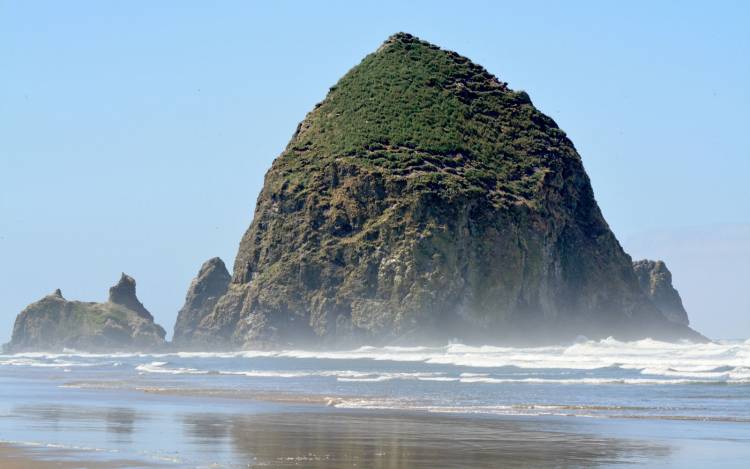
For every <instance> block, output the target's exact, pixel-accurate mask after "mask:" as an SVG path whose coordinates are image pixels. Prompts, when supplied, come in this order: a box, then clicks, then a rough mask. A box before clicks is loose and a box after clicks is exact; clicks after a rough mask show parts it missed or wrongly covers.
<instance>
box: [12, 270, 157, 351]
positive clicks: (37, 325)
mask: <svg viewBox="0 0 750 469" xmlns="http://www.w3.org/2000/svg"><path fill="white" fill-rule="evenodd" d="M164 336H165V331H164V329H163V328H162V327H161V326H159V325H158V324H156V323H154V318H153V316H152V315H151V313H149V312H148V310H146V308H144V307H143V304H141V302H140V301H139V300H138V298H137V297H136V295H135V280H133V278H132V277H130V276H127V275H125V274H122V277H121V278H120V281H119V282H118V283H117V285H115V286H113V287H112V288H110V296H109V301H107V302H106V303H91V302H83V301H68V300H66V299H65V298H64V297H63V295H62V292H61V291H60V290H59V289H57V290H55V291H54V292H53V293H52V294H50V295H47V296H45V297H44V298H42V299H41V300H39V301H37V302H35V303H32V304H30V305H29V306H27V307H26V308H25V309H24V310H23V311H21V313H20V314H19V315H18V317H16V322H15V325H14V326H13V335H12V337H11V341H10V342H9V343H8V344H6V345H5V347H4V348H5V351H6V352H12V353H15V352H23V351H60V350H63V349H74V350H82V351H118V350H139V351H145V350H155V349H159V348H161V347H163V346H164V345H165V341H164Z"/></svg>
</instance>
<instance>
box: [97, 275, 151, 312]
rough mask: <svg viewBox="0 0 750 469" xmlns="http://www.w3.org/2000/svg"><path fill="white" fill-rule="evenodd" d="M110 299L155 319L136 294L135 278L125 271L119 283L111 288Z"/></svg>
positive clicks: (111, 301)
mask: <svg viewBox="0 0 750 469" xmlns="http://www.w3.org/2000/svg"><path fill="white" fill-rule="evenodd" d="M108 301H109V302H110V303H115V304H118V305H122V306H125V307H126V308H128V309H132V310H133V311H135V312H136V313H138V315H139V316H141V317H143V318H146V319H150V320H153V319H154V317H153V316H152V315H151V313H149V312H148V310H147V309H146V308H145V307H144V306H143V303H141V302H140V301H139V300H138V297H137V296H136V294H135V279H134V278H133V277H131V276H130V275H127V274H126V273H125V272H123V273H122V276H121V277H120V280H119V281H118V282H117V284H116V285H114V286H112V287H111V288H110V289H109V300H108Z"/></svg>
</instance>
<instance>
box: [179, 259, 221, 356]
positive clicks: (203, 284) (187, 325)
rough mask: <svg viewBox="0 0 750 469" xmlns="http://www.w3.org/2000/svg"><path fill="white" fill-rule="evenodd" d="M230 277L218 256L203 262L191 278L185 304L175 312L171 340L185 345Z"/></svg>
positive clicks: (212, 306) (210, 309) (219, 295)
mask: <svg viewBox="0 0 750 469" xmlns="http://www.w3.org/2000/svg"><path fill="white" fill-rule="evenodd" d="M231 279H232V277H231V276H230V275H229V271H228V270H227V268H226V266H225V265H224V261H222V260H221V259H219V258H218V257H214V258H212V259H209V260H207V261H206V262H204V263H203V265H202V266H201V268H200V271H199V272H198V276H197V277H195V278H194V279H193V281H192V282H191V284H190V288H189V289H188V292H187V295H186V296H185V305H184V306H183V307H182V309H180V311H179V313H178V314H177V321H176V322H175V326H174V337H173V341H174V343H175V344H179V345H186V344H187V343H189V342H190V341H191V339H192V338H193V333H194V332H195V329H196V328H197V327H198V324H199V323H200V322H201V320H202V319H203V318H204V317H206V316H207V315H209V314H211V312H212V311H213V308H214V306H215V305H216V302H217V301H218V300H219V298H221V296H222V295H224V293H226V291H227V288H228V287H229V282H230V281H231Z"/></svg>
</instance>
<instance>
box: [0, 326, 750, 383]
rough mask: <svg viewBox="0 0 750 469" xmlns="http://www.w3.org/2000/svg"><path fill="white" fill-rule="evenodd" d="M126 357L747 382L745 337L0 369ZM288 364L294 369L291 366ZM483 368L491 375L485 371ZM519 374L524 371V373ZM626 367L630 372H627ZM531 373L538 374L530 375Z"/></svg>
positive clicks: (28, 357) (43, 358)
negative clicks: (414, 366)
mask: <svg viewBox="0 0 750 469" xmlns="http://www.w3.org/2000/svg"><path fill="white" fill-rule="evenodd" d="M261 359H270V360H273V359H283V360H284V361H285V362H286V364H285V366H284V367H282V368H280V369H274V370H267V369H256V368H255V367H254V366H253V365H254V364H255V363H256V362H257V360H261ZM311 360H314V361H322V363H326V364H328V365H327V366H315V365H311V364H310V361H311ZM123 361H131V362H134V367H135V370H136V371H137V372H139V373H142V374H172V375H225V376H232V375H234V376H245V377H248V378H307V377H322V378H326V377H327V378H335V379H336V380H338V381H342V382H357V381H360V382H378V381H390V380H420V381H441V382H456V383H479V384H507V383H527V384H545V383H558V384H592V385H596V384H691V383H722V384H748V383H750V340H745V341H721V342H712V343H705V344H694V343H687V342H685V343H666V342H659V341H655V340H651V339H644V340H639V341H634V342H620V341H617V340H615V339H612V338H609V339H604V340H600V341H590V340H586V341H580V342H577V343H574V344H570V345H564V346H563V345H560V346H547V347H500V346H490V345H485V346H470V345H464V344H458V343H453V344H448V345H446V346H443V347H392V346H390V347H372V346H364V347H360V348H358V349H354V350H343V351H314V350H280V351H253V350H247V351H238V352H218V353H214V352H175V353H162V354H143V353H117V354H89V353H80V352H76V351H66V352H65V353H50V354H45V353H23V354H15V355H0V366H24V367H42V368H71V367H111V366H119V365H121V362H123ZM343 361H347V366H353V367H354V368H357V370H356V371H355V370H347V369H343V370H335V369H334V370H331V369H330V368H331V366H334V367H335V363H338V362H343ZM351 361H356V362H357V363H368V362H369V363H378V362H392V363H394V364H397V363H419V364H427V365H433V366H442V367H450V368H451V369H456V370H457V371H455V372H452V373H451V372H442V371H441V372H422V371H421V370H420V371H418V372H417V371H415V372H400V371H399V372H392V371H390V370H388V371H380V370H377V371H370V370H368V371H359V368H360V366H358V365H352V364H351V363H349V362H351ZM290 362H291V363H295V362H299V363H303V362H305V365H304V366H300V367H296V368H297V369H295V366H293V365H290V364H289V363H290ZM225 363H226V364H229V363H231V364H232V366H231V367H228V368H230V369H226V368H227V367H225V366H222V364H225ZM209 364H210V365H211V366H209ZM331 364H333V365H331ZM370 367H372V366H370ZM237 368H239V369H237ZM289 368H292V369H291V370H289ZM300 368H301V369H300ZM305 368H312V369H311V370H308V369H305ZM462 369H463V370H462ZM483 369H486V370H487V371H488V372H487V373H482V372H481V371H482V370H483ZM498 369H512V370H515V371H516V372H513V373H508V372H506V373H499V374H498V373H497V370H498ZM606 369H611V370H615V371H616V370H620V372H619V373H617V372H613V373H609V374H606V373H605V375H606V376H575V377H566V370H571V371H573V370H577V371H582V372H585V371H587V370H588V371H593V370H606ZM320 370H323V371H320ZM549 370H557V371H558V372H557V373H556V374H554V376H549V373H547V371H549ZM517 371H526V372H527V373H526V376H524V373H518V372H517ZM623 371H628V372H632V373H629V374H627V375H626V374H625V373H623ZM535 372H538V373H535ZM633 373H635V376H633ZM509 374H510V376H508V375H509ZM535 374H540V375H542V376H535ZM611 375H614V376H611Z"/></svg>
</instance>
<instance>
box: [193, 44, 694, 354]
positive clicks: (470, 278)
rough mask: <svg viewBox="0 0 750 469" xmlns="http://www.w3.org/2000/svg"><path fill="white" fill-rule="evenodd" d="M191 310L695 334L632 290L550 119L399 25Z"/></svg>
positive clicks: (564, 333) (308, 331) (446, 327)
mask: <svg viewBox="0 0 750 469" xmlns="http://www.w3.org/2000/svg"><path fill="white" fill-rule="evenodd" d="M200 315H201V316H202V319H201V320H200V323H199V324H198V325H197V327H196V328H195V330H194V333H193V335H192V337H191V340H194V341H196V342H201V343H213V344H219V345H221V344H224V345H226V346H233V347H262V346H275V347H279V346H298V345H316V344H317V345H327V344H365V343H367V344H372V343H420V342H428V341H442V342H443V343H444V341H446V340H448V339H452V338H455V339H458V340H463V341H481V342H506V343H507V342H510V343H539V342H551V341H559V340H566V339H572V338H575V337H576V336H579V335H585V336H588V337H591V338H594V337H605V336H615V337H618V338H623V339H632V338H641V337H654V338H659V339H670V340H671V339H679V338H691V339H697V340H699V339H702V336H700V335H699V334H697V333H696V332H694V331H693V330H691V329H690V328H688V327H687V326H686V325H685V324H683V323H682V322H683V321H678V322H674V321H670V320H669V319H668V318H667V317H665V316H664V315H663V314H662V313H661V312H660V311H659V310H658V309H657V308H656V307H655V306H654V305H653V304H652V302H651V301H650V300H649V298H647V297H646V295H645V294H644V293H643V292H642V290H641V288H640V286H639V283H638V280H637V278H636V275H635V273H634V271H633V267H632V265H631V259H630V257H629V256H628V255H627V254H626V253H625V252H624V251H623V249H622V247H621V246H620V244H619V243H618V241H617V239H616V238H615V236H614V234H613V233H612V231H611V230H610V229H609V227H608V225H607V223H606V222H605V221H604V218H603V217H602V214H601V211H600V210H599V207H598V205H597V203H596V201H595V200H594V194H593V191H592V189H591V185H590V183H589V179H588V177H587V175H586V172H585V171H584V168H583V165H582V163H581V157H580V156H579V155H578V153H577V152H576V149H575V148H574V146H573V144H572V143H571V141H570V140H569V139H568V138H567V137H566V135H565V133H564V132H563V131H562V130H560V129H559V128H558V127H557V125H556V124H555V122H554V121H553V120H552V119H550V118H549V117H547V116H546V115H544V114H542V113H541V112H539V111H538V110H537V109H536V108H535V107H534V105H533V104H532V102H531V100H530V99H529V96H528V95H527V94H526V93H525V92H523V91H513V90H511V89H509V88H508V86H507V84H506V83H504V82H502V81H500V80H498V79H497V78H496V77H494V76H493V75H491V74H490V73H489V72H487V71H486V70H485V69H484V68H482V67H481V66H479V65H476V64H474V63H472V62H471V61H470V60H468V59H467V58H465V57H462V56H460V55H458V54H456V53H454V52H450V51H446V50H442V49H440V48H438V47H437V46H434V45H432V44H429V43H427V42H424V41H421V40H419V39H417V38H415V37H413V36H411V35H409V34H404V33H399V34H396V35H394V36H392V37H390V38H389V39H388V40H387V41H386V42H385V43H384V44H383V45H382V46H381V47H380V48H379V49H378V50H377V51H375V52H374V53H373V54H370V55H369V56H367V57H366V58H365V59H364V60H363V61H362V62H361V63H360V64H359V65H357V66H356V67H354V68H353V69H352V70H350V71H349V72H348V73H347V74H346V75H345V76H344V77H343V78H342V79H341V80H340V81H339V82H338V83H337V84H336V85H335V86H333V87H332V88H331V89H330V92H329V93H328V96H327V97H326V98H325V100H323V102H321V103H319V104H318V105H316V106H315V109H313V110H312V111H311V112H310V113H309V114H308V115H307V116H306V117H305V119H304V121H302V123H300V125H299V126H298V128H297V131H296V132H295V133H294V136H293V137H292V140H291V141H290V142H289V144H288V146H287V148H286V149H285V150H284V151H283V152H282V154H281V155H280V156H279V157H278V158H277V159H276V160H275V161H274V163H273V165H272V167H271V169H270V170H269V171H268V173H267V174H266V177H265V184H264V187H263V190H262V191H261V193H260V196H259V197H258V201H257V205H256V209H255V216H254V219H253V221H252V224H251V225H250V227H249V229H248V230H247V232H246V233H245V235H244V237H243V238H242V241H241V243H240V248H239V252H238V254H237V257H236V260H235V264H234V273H233V277H232V281H231V284H230V285H229V287H228V290H227V292H226V293H225V294H224V295H223V296H222V298H221V299H220V300H219V301H218V302H217V304H216V305H215V306H214V307H213V308H212V309H211V310H210V311H208V310H204V311H202V312H201V314H200Z"/></svg>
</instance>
